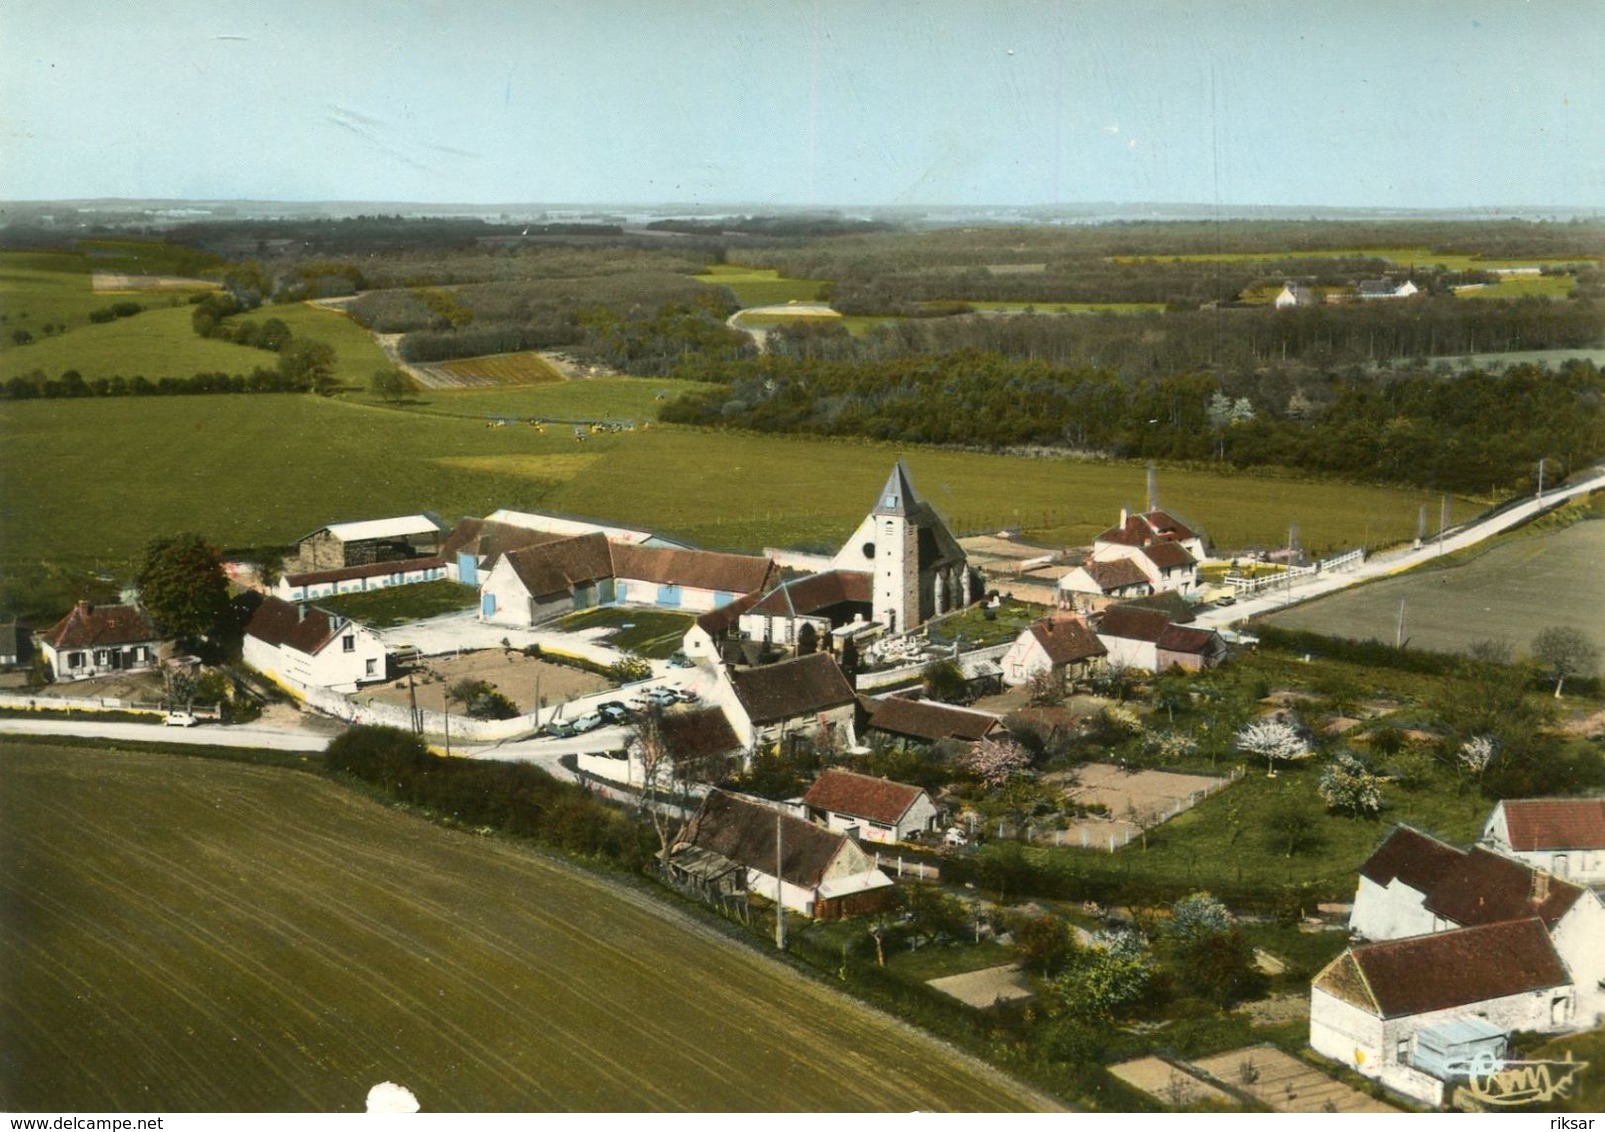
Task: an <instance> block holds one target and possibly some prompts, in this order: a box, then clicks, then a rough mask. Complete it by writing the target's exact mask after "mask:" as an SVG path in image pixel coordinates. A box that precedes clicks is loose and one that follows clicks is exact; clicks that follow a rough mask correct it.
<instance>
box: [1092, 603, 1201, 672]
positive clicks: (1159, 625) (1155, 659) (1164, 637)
mask: <svg viewBox="0 0 1605 1132" xmlns="http://www.w3.org/2000/svg"><path fill="white" fill-rule="evenodd" d="M1096 630H1097V633H1098V640H1100V641H1102V642H1103V646H1104V648H1105V649H1107V650H1108V656H1107V658H1106V659H1107V663H1108V664H1109V666H1110V667H1111V668H1113V667H1122V668H1140V669H1142V670H1144V671H1146V672H1163V671H1165V670H1166V669H1168V668H1172V667H1180V668H1184V669H1186V670H1188V671H1190V672H1197V671H1199V670H1200V669H1203V668H1211V667H1214V666H1215V665H1217V664H1219V663H1220V662H1221V661H1223V660H1225V659H1226V653H1227V646H1226V642H1225V641H1224V640H1222V639H1221V636H1220V634H1219V633H1217V632H1215V631H1214V630H1213V629H1197V628H1194V627H1193V626H1191V625H1176V624H1174V623H1172V622H1171V620H1170V617H1169V615H1168V614H1166V613H1164V612H1163V611H1161V610H1157V609H1143V608H1141V607H1138V606H1134V605H1117V606H1113V607H1111V608H1109V609H1107V610H1105V611H1104V613H1103V615H1102V616H1101V617H1100V618H1099V619H1098V622H1097V625H1096Z"/></svg>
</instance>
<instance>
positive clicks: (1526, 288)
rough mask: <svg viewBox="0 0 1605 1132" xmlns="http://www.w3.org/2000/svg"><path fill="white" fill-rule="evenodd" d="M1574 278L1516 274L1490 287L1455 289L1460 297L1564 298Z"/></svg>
mask: <svg viewBox="0 0 1605 1132" xmlns="http://www.w3.org/2000/svg"><path fill="white" fill-rule="evenodd" d="M1576 282H1577V281H1576V280H1575V279H1573V278H1572V277H1571V276H1570V275H1538V276H1531V275H1528V276H1518V277H1516V278H1511V279H1501V280H1500V281H1499V282H1498V283H1495V284H1494V285H1493V286H1491V287H1478V288H1476V289H1475V290H1470V291H1457V292H1455V297H1456V298H1460V299H1520V298H1525V297H1526V296H1528V295H1538V296H1540V297H1542V298H1548V299H1564V298H1565V297H1566V296H1567V295H1570V294H1571V293H1572V287H1573V286H1574V285H1575V284H1576Z"/></svg>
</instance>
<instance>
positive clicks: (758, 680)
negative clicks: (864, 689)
mask: <svg viewBox="0 0 1605 1132" xmlns="http://www.w3.org/2000/svg"><path fill="white" fill-rule="evenodd" d="M730 683H731V685H732V686H733V687H734V688H735V690H736V698H737V699H738V700H740V701H741V706H742V707H743V708H744V709H745V710H746V712H747V716H748V718H749V719H751V720H752V722H753V723H756V724H763V723H779V722H780V721H781V720H783V719H794V718H796V717H797V716H801V715H811V714H813V713H814V712H821V711H828V710H829V709H831V708H837V707H841V706H842V705H843V704H850V703H853V702H854V700H855V697H854V693H853V686H852V685H851V684H849V683H848V682H847V677H846V676H843V675H842V670H841V666H840V665H838V664H837V663H836V658H835V657H833V656H831V655H830V654H828V653H822V652H816V653H810V654H808V655H807V656H799V657H795V658H793V659H791V660H783V661H780V662H779V663H778V664H768V665H764V666H763V667H762V668H751V669H735V670H732V671H731V672H730Z"/></svg>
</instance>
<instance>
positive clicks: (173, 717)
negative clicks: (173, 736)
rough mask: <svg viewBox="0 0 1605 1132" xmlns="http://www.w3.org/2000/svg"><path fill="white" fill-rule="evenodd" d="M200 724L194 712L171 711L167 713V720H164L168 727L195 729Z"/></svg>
mask: <svg viewBox="0 0 1605 1132" xmlns="http://www.w3.org/2000/svg"><path fill="white" fill-rule="evenodd" d="M199 722H200V720H199V719H197V718H196V716H195V713H194V712H192V711H170V712H168V713H167V718H166V719H164V720H162V723H163V725H164V726H167V727H194V726H195V725H196V724H197V723H199Z"/></svg>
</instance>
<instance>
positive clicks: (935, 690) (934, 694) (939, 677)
mask: <svg viewBox="0 0 1605 1132" xmlns="http://www.w3.org/2000/svg"><path fill="white" fill-rule="evenodd" d="M920 678H921V680H922V681H923V682H924V684H925V694H926V695H927V696H929V697H930V698H931V699H933V700H938V701H940V702H942V703H947V704H955V703H963V702H964V701H965V700H966V699H968V697H969V690H970V685H969V682H968V681H967V680H965V679H964V670H963V669H962V668H960V667H959V665H958V661H955V660H933V661H932V662H931V663H930V664H927V665H926V666H925V671H924V672H923V673H921V676H920Z"/></svg>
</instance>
